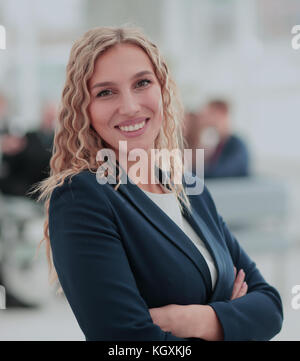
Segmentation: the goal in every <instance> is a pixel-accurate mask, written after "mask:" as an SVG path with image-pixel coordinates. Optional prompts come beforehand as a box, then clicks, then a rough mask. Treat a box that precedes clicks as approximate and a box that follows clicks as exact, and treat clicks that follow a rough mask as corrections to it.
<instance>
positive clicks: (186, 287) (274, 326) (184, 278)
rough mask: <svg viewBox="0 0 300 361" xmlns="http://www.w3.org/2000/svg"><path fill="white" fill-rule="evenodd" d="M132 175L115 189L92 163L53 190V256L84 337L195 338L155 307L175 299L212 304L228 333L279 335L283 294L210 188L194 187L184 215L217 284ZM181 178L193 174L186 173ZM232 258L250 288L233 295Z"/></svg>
mask: <svg viewBox="0 0 300 361" xmlns="http://www.w3.org/2000/svg"><path fill="white" fill-rule="evenodd" d="M185 176H186V177H190V176H191V174H186V175H185ZM192 176H194V174H192ZM126 177H127V175H126ZM127 180H128V182H127V184H121V185H120V186H119V188H118V190H115V189H114V185H112V184H109V183H107V184H102V185H100V184H99V183H98V182H97V180H96V176H95V174H93V173H91V172H89V171H87V170H86V171H82V172H81V173H79V174H77V175H75V176H74V177H73V178H72V180H71V182H69V180H65V182H64V184H63V185H62V186H60V187H56V188H55V190H54V191H53V193H52V196H51V199H50V208H49V234H50V243H51V248H52V253H53V262H54V265H55V269H56V271H57V274H58V277H59V281H60V284H61V286H62V288H63V291H64V293H65V296H66V298H67V300H68V302H69V304H70V306H71V308H72V310H73V312H74V314H75V316H76V319H77V321H78V323H79V326H80V327H81V329H82V331H83V333H84V335H85V337H86V340H87V341H88V340H103V341H104V340H106V341H118V340H124V341H130V340H131V341H157V340H160V341H176V340H178V341H187V340H191V339H185V338H179V337H175V336H174V335H172V334H171V333H170V332H164V331H163V330H161V328H160V327H159V326H157V325H155V324H154V323H153V322H152V318H151V315H150V313H149V310H148V309H149V308H153V307H161V306H164V305H168V304H179V305H188V304H208V305H210V306H212V307H213V309H214V310H215V312H216V314H217V316H218V318H219V320H220V323H221V325H222V327H223V331H224V339H225V340H269V339H271V338H272V337H273V336H274V335H276V334H277V333H278V332H279V331H280V329H281V325H282V319H283V312H282V303H281V299H280V296H279V294H278V292H277V291H276V289H275V288H273V287H272V286H270V285H269V284H268V283H267V282H266V281H265V280H264V278H263V277H262V275H261V274H260V272H259V270H258V269H257V267H256V265H255V263H254V262H253V261H252V260H251V259H250V258H249V257H248V255H247V254H246V253H245V251H244V250H243V249H242V247H241V246H240V245H239V243H238V242H237V240H236V239H235V238H234V236H233V235H232V234H231V233H230V231H229V230H228V228H227V226H226V224H225V223H224V222H223V220H222V218H221V217H220V216H219V214H218V213H217V210H216V207H215V204H214V202H213V200H212V198H211V196H210V194H209V191H208V190H207V188H204V191H203V192H202V194H200V195H189V199H190V202H191V205H192V209H193V212H192V215H189V213H188V211H187V210H186V208H185V207H184V211H183V216H184V217H186V219H187V221H188V222H189V223H190V225H191V226H192V227H193V228H194V230H195V231H196V233H197V234H198V235H199V236H200V238H201V239H202V240H203V241H204V242H205V244H206V246H207V248H208V250H209V252H210V253H211V255H212V257H213V260H214V262H215V265H216V269H217V274H218V278H217V282H216V286H215V289H214V291H212V282H211V276H210V272H209V269H208V266H207V264H206V262H205V260H204V258H203V256H202V255H201V253H200V252H199V251H198V249H197V248H196V246H195V245H194V244H193V242H192V241H191V240H190V239H189V237H188V236H186V234H185V233H184V232H183V231H182V230H181V229H180V228H179V227H178V226H177V225H176V224H175V223H174V222H173V221H172V220H171V219H170V218H169V217H168V216H167V215H166V214H165V213H164V212H163V211H162V210H161V209H160V208H159V207H158V206H157V205H156V204H155V203H154V202H153V201H152V200H151V199H150V198H149V197H148V196H147V195H146V194H145V193H144V192H143V191H142V190H141V189H140V188H139V187H138V186H137V185H136V184H133V183H131V182H130V180H129V179H128V178H127ZM183 183H184V186H188V185H187V183H190V182H186V181H185V179H184V178H183ZM183 206H184V205H183ZM234 265H235V267H236V268H237V270H239V269H241V268H243V269H244V271H245V274H246V282H247V284H248V293H247V295H245V296H244V297H240V298H238V299H235V300H230V297H231V294H232V289H233V284H234V269H233V266H234ZM193 340H199V339H193Z"/></svg>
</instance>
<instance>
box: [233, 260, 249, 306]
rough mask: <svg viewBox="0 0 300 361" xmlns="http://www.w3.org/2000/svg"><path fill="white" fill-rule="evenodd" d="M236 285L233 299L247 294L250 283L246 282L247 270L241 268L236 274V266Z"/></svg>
mask: <svg viewBox="0 0 300 361" xmlns="http://www.w3.org/2000/svg"><path fill="white" fill-rule="evenodd" d="M234 278H235V281H234V285H233V290H232V295H231V300H235V299H236V298H239V297H242V296H245V294H246V293H247V290H248V285H247V283H246V282H245V272H244V270H243V269H240V270H239V273H238V275H236V268H235V267H234Z"/></svg>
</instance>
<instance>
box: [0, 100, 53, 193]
mask: <svg viewBox="0 0 300 361" xmlns="http://www.w3.org/2000/svg"><path fill="white" fill-rule="evenodd" d="M55 119H56V106H55V104H53V103H48V104H46V105H45V106H44V109H43V112H42V120H41V123H40V126H39V128H38V129H36V130H33V131H30V132H27V133H26V134H25V135H24V136H23V137H20V136H15V135H12V134H5V135H3V136H2V140H1V152H2V165H1V175H0V191H1V192H2V193H3V194H4V195H11V196H22V197H25V196H26V197H30V198H34V197H35V196H34V195H29V194H28V192H29V191H30V190H31V187H32V186H33V185H34V184H36V183H38V182H40V181H42V180H43V179H44V178H46V177H47V176H48V174H49V169H50V167H49V161H50V158H51V149H52V142H53V136H54V126H55Z"/></svg>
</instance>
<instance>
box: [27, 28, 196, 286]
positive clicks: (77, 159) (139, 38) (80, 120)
mask: <svg viewBox="0 0 300 361" xmlns="http://www.w3.org/2000/svg"><path fill="white" fill-rule="evenodd" d="M120 43H129V44H134V45H136V46H138V47H140V48H141V49H142V50H144V51H145V52H146V54H147V55H148V56H149V59H150V60H151V62H152V64H153V67H154V71H155V74H156V76H157V79H158V81H159V83H160V85H161V91H162V100H163V124H162V127H161V130H160V133H159V134H158V136H157V139H156V140H155V149H158V150H160V149H168V150H170V151H171V150H172V149H180V151H181V154H183V150H184V147H185V141H184V138H183V135H182V122H183V117H184V112H183V106H182V103H181V101H180V97H179V95H178V92H177V88H176V85H175V83H174V81H173V79H172V77H171V75H170V73H169V69H168V67H167V65H166V63H165V61H164V59H163V57H162V55H161V54H160V52H159V50H158V48H157V46H156V45H155V44H153V43H152V42H151V41H150V40H149V39H147V38H146V37H145V35H144V34H143V32H142V31H141V30H140V29H138V28H136V27H120V28H117V27H97V28H94V29H91V30H89V31H87V32H86V33H85V34H84V35H83V36H82V37H81V38H80V39H78V40H77V41H76V42H75V43H74V45H73V47H72V49H71V53H70V58H69V62H68V64H67V68H66V81H65V85H64V88H63V91H62V97H61V104H60V109H59V113H58V124H57V127H56V129H55V136H54V143H53V151H52V157H51V160H50V175H49V177H48V178H46V179H45V180H43V181H42V182H40V183H39V184H38V185H37V186H36V188H35V189H34V191H33V192H38V193H39V196H38V201H41V200H43V201H44V202H45V215H46V218H45V223H44V237H43V239H42V240H41V241H40V243H39V245H38V249H39V248H40V246H41V244H42V242H43V241H45V242H46V255H47V261H48V267H49V280H50V284H52V283H53V282H54V281H58V276H57V273H56V270H55V267H54V264H53V260H52V252H51V245H50V237H49V223H48V222H49V203H50V198H51V194H52V192H53V190H54V189H55V188H56V187H59V186H61V185H62V184H63V183H64V181H65V179H66V177H69V176H70V178H72V176H74V175H76V174H78V173H79V172H81V171H83V170H85V169H88V170H89V171H91V172H95V173H96V171H97V168H98V167H99V166H100V163H99V162H98V161H97V160H96V155H97V152H98V151H99V150H100V149H102V148H104V145H105V142H104V141H103V140H102V139H101V138H100V136H99V134H98V133H97V132H96V131H95V130H94V128H93V127H92V126H91V122H90V119H89V115H88V111H87V108H88V105H89V103H90V93H89V90H88V81H89V79H90V78H91V76H92V74H93V72H94V66H95V62H96V60H97V59H98V58H99V56H101V54H103V53H104V52H105V51H106V50H108V49H109V48H111V47H113V46H114V45H116V44H120ZM181 161H183V159H181ZM175 163H176V162H174V163H173V164H171V165H170V173H169V174H170V175H169V179H170V184H169V187H170V188H171V190H172V191H174V192H175V194H176V196H177V199H178V200H179V199H180V200H182V201H183V202H184V204H185V205H186V207H187V208H188V209H189V210H190V202H189V199H188V197H187V194H186V192H185V190H184V187H183V186H182V184H174V182H173V180H174V176H175V169H177V170H176V171H178V167H176V165H175ZM179 169H180V168H179ZM181 170H182V173H183V172H184V169H183V168H182V167H181ZM182 175H183V174H182ZM115 189H117V187H115ZM179 205H180V202H179ZM180 207H181V205H180ZM181 209H182V207H181ZM60 290H61V288H60Z"/></svg>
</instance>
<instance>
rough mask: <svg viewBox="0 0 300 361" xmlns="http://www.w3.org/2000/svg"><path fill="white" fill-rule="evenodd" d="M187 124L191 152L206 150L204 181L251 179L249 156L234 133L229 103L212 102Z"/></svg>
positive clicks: (243, 144)
mask: <svg viewBox="0 0 300 361" xmlns="http://www.w3.org/2000/svg"><path fill="white" fill-rule="evenodd" d="M188 120H189V121H190V122H191V123H190V127H191V128H192V129H191V130H190V131H189V133H190V134H189V138H188V139H190V146H191V148H202V149H204V157H205V163H204V164H205V168H204V175H205V178H221V177H244V176H248V175H249V163H250V162H249V152H248V149H247V146H246V144H245V143H244V142H243V140H242V139H241V138H239V137H238V136H237V135H235V134H233V133H232V130H231V126H230V109H229V105H228V103H227V102H226V101H224V100H219V99H216V100H212V101H210V102H209V103H208V104H207V105H206V106H205V107H204V109H203V110H202V111H201V112H199V113H197V114H196V116H195V115H194V116H193V117H190V119H188Z"/></svg>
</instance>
